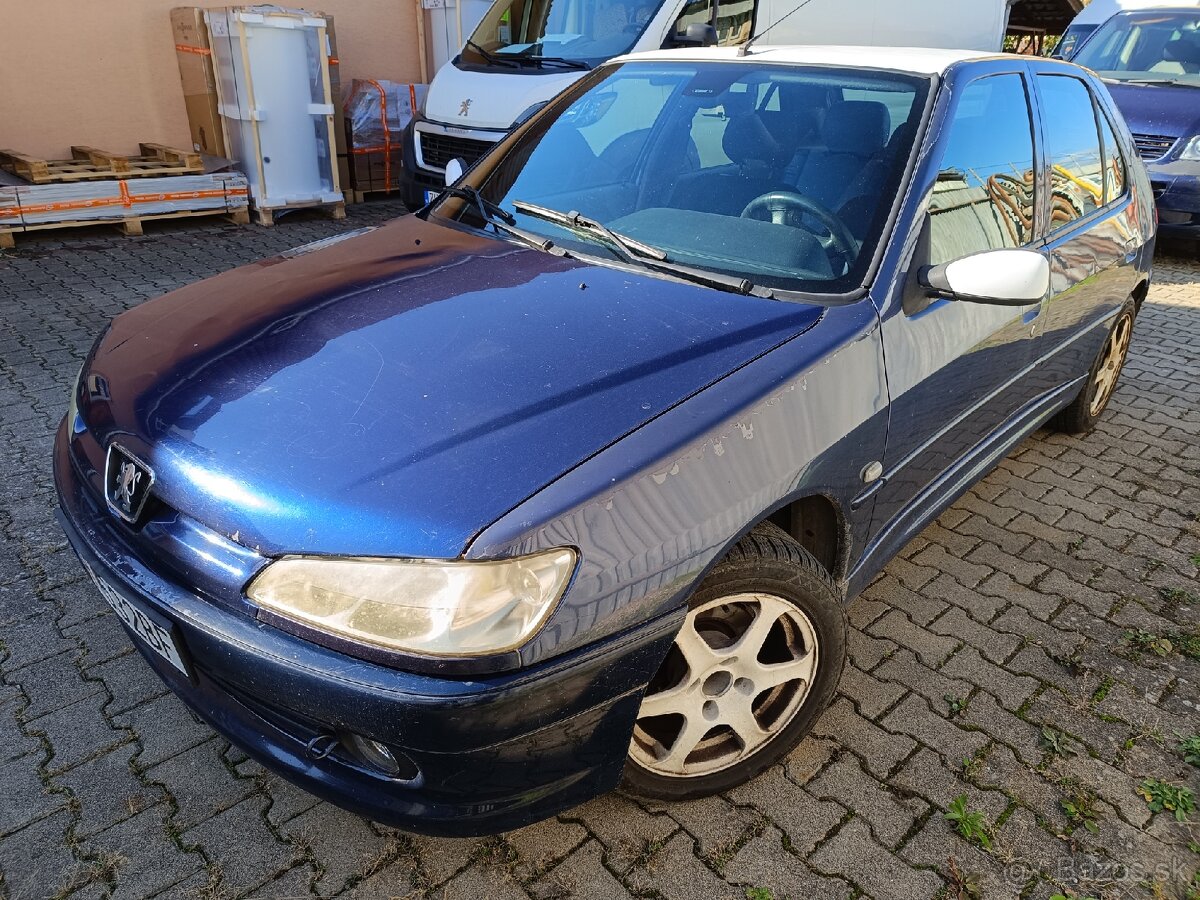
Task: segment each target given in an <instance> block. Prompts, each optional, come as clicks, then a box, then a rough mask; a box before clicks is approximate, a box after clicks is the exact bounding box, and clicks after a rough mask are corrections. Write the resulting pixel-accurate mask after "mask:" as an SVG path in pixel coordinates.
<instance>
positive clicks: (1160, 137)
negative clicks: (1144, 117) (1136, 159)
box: [1133, 134, 1175, 160]
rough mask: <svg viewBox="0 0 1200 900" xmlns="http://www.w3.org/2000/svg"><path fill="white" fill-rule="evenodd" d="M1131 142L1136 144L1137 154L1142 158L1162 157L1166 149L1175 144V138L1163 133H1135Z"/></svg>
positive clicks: (1165, 153)
mask: <svg viewBox="0 0 1200 900" xmlns="http://www.w3.org/2000/svg"><path fill="white" fill-rule="evenodd" d="M1133 143H1134V144H1136V145H1137V150H1138V155H1139V156H1141V158H1142V159H1147V160H1154V159H1162V158H1163V157H1164V156H1166V155H1167V151H1168V150H1170V149H1171V148H1172V147H1173V146H1174V145H1175V138H1173V137H1170V136H1168V135H1165V134H1135V135H1134V136H1133Z"/></svg>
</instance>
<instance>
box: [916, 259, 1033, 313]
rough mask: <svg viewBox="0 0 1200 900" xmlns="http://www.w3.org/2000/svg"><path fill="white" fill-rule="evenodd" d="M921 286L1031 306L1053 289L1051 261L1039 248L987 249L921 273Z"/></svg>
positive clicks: (945, 293)
mask: <svg viewBox="0 0 1200 900" xmlns="http://www.w3.org/2000/svg"><path fill="white" fill-rule="evenodd" d="M920 280H921V286H922V287H924V288H925V289H926V290H928V291H930V292H932V293H934V294H936V295H937V296H940V297H946V298H948V299H950V300H963V301H966V302H968V303H993V304H996V305H998V306H1029V305H1030V304H1031V303H1039V302H1041V300H1042V298H1043V297H1045V296H1046V292H1047V291H1049V290H1050V263H1049V261H1048V260H1047V259H1046V257H1045V256H1043V255H1042V254H1041V253H1038V252H1037V251H1036V250H987V251H985V252H983V253H973V254H971V255H970V256H964V257H962V258H961V259H956V260H953V261H952V262H948V263H942V264H941V265H939V266H929V267H927V268H925V269H923V270H922V271H921V273H920Z"/></svg>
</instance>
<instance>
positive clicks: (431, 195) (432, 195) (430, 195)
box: [425, 191, 438, 203]
mask: <svg viewBox="0 0 1200 900" xmlns="http://www.w3.org/2000/svg"><path fill="white" fill-rule="evenodd" d="M437 195H438V191H426V192H425V202H426V203H432V202H433V201H434V200H436V199H437Z"/></svg>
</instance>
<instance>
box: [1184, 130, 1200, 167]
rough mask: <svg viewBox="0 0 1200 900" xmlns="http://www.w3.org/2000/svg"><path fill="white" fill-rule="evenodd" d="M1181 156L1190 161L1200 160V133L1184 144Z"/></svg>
mask: <svg viewBox="0 0 1200 900" xmlns="http://www.w3.org/2000/svg"><path fill="white" fill-rule="evenodd" d="M1179 158H1180V159H1186V160H1187V161H1188V162H1200V134H1198V135H1196V136H1195V137H1193V138H1192V139H1191V140H1189V141H1188V142H1187V143H1186V144H1184V145H1183V150H1182V151H1180V153H1179Z"/></svg>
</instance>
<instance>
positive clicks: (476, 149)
mask: <svg viewBox="0 0 1200 900" xmlns="http://www.w3.org/2000/svg"><path fill="white" fill-rule="evenodd" d="M417 134H419V135H420V136H421V158H422V159H423V160H425V165H427V166H429V167H430V168H434V169H444V168H446V163H448V162H450V160H452V159H455V158H457V159H461V160H462V161H463V163H464V164H465V166H466V167H468V168H469V167H470V166H473V165H474V164H475V161H476V160H477V159H479V157H481V156H483V154H485V153H487V151H488V150H490V149H491V148H492V146H493V145H492V143H491V141H479V140H476V139H474V138H465V137H452V136H451V135H448V134H433V133H432V132H428V131H418V132H417Z"/></svg>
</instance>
